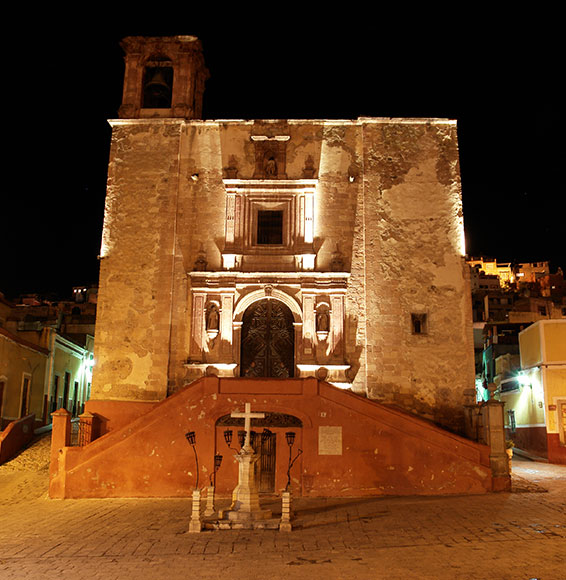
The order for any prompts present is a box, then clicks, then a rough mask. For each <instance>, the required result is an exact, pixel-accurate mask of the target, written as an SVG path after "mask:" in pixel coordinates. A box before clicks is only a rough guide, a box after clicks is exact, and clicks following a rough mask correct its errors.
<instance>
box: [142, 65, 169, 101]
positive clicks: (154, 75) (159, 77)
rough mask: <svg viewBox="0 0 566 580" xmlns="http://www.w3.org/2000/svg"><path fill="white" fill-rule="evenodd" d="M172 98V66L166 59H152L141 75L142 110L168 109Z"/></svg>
mask: <svg viewBox="0 0 566 580" xmlns="http://www.w3.org/2000/svg"><path fill="white" fill-rule="evenodd" d="M172 97H173V64H172V63H171V61H169V60H168V59H166V58H163V57H161V58H160V57H153V59H151V60H150V61H148V63H147V64H146V66H145V69H144V74H143V92H142V108H144V109H169V108H171V102H172Z"/></svg>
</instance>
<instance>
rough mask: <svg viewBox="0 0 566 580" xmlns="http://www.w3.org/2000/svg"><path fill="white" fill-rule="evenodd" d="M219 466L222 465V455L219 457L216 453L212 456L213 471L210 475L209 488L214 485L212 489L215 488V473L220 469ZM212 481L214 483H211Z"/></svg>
mask: <svg viewBox="0 0 566 580" xmlns="http://www.w3.org/2000/svg"><path fill="white" fill-rule="evenodd" d="M221 465H222V455H220V453H217V454H216V455H215V456H214V470H213V471H212V473H211V474H210V485H211V486H212V485H214V487H216V472H217V471H218V470H219V469H220V466H221ZM213 479H214V483H213V482H212V480H213Z"/></svg>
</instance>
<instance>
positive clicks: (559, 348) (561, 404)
mask: <svg viewBox="0 0 566 580" xmlns="http://www.w3.org/2000/svg"><path fill="white" fill-rule="evenodd" d="M519 349H520V356H521V369H522V370H521V372H520V374H519V377H518V381H517V382H516V383H515V386H514V388H512V389H511V390H508V391H504V390H503V389H502V393H501V400H502V401H504V402H505V404H506V407H505V408H506V426H507V428H508V432H509V435H510V437H511V438H512V439H513V441H514V442H515V444H516V445H517V447H519V448H521V449H524V450H526V451H531V452H533V453H536V454H539V455H542V456H545V457H548V459H549V461H551V462H553V463H566V320H540V321H538V322H536V323H534V324H532V325H531V326H529V327H528V328H526V329H525V330H523V331H522V332H520V333H519Z"/></svg>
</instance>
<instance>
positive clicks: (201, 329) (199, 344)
mask: <svg viewBox="0 0 566 580" xmlns="http://www.w3.org/2000/svg"><path fill="white" fill-rule="evenodd" d="M205 303H206V294H204V293H195V294H193V312H192V316H191V346H190V358H191V360H194V361H202V350H203V345H204V340H205V338H204V337H205V331H206V329H205V320H204V306H205Z"/></svg>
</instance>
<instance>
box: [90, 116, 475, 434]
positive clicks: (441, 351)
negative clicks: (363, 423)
mask: <svg viewBox="0 0 566 580" xmlns="http://www.w3.org/2000/svg"><path fill="white" fill-rule="evenodd" d="M111 124H112V127H113V138H112V151H111V159H110V167H109V181H108V196H107V205H106V217H105V226H104V234H103V247H102V251H101V256H102V261H101V279H100V287H101V288H100V296H99V302H100V305H99V314H98V322H97V324H98V326H97V344H96V360H97V368H96V373H95V378H94V384H93V388H92V399H93V400H99V401H139V402H142V401H159V400H162V399H163V398H165V397H166V396H167V395H168V394H170V393H172V392H175V391H176V390H178V389H179V388H181V387H182V386H184V385H185V384H187V382H190V381H191V380H194V379H195V378H198V376H202V375H203V374H205V373H206V372H214V373H215V374H219V375H221V376H234V375H236V376H238V369H239V366H238V365H239V362H240V361H239V356H240V354H239V343H238V340H239V339H240V336H239V332H240V326H239V325H240V324H241V320H238V305H239V304H244V302H243V301H245V300H247V301H248V302H249V303H250V304H251V303H253V302H254V301H255V300H257V299H259V298H260V297H261V296H265V295H266V292H267V291H268V292H271V294H270V296H271V297H273V298H274V299H277V296H279V297H280V298H282V297H283V296H285V297H286V298H285V300H288V301H289V304H290V306H293V305H294V306H293V308H295V310H296V313H295V315H294V316H295V319H294V328H295V364H296V365H298V366H300V367H301V369H304V370H300V369H299V370H297V374H296V376H299V375H300V376H308V375H309V374H311V375H312V374H314V373H317V372H320V369H321V367H324V369H325V371H324V372H326V373H328V374H327V375H324V376H327V378H328V380H331V382H334V383H335V384H341V385H343V386H350V387H351V388H352V389H353V390H355V391H356V392H360V393H365V394H367V395H368V396H369V397H371V398H375V399H378V400H380V401H382V402H385V403H391V404H395V405H398V406H400V407H402V408H404V409H407V410H409V411H411V412H414V413H416V414H418V415H420V416H422V417H425V418H429V419H432V420H434V421H436V422H438V423H440V424H442V425H445V426H447V427H449V428H452V429H458V428H459V427H460V408H461V405H462V403H463V391H464V390H465V389H466V388H470V387H471V386H473V376H474V373H473V349H472V342H471V327H470V323H469V322H468V320H471V316H469V308H470V306H469V302H468V301H469V293H468V291H467V280H466V271H465V263H464V259H463V247H462V245H461V244H462V238H463V224H462V206H461V196H460V183H459V169H458V150H457V138H456V125H455V122H453V121H447V120H433V119H429V120H426V119H359V120H354V121H300V120H297V121H295V120H290V121H255V122H254V121H198V120H185V119H172V118H150V119H121V120H116V121H112V122H111ZM275 143H277V144H278V145H277V147H278V149H277V150H276V149H275V146H274V148H273V151H274V152H275V153H274V155H279V156H281V155H283V153H281V151H283V149H284V154H285V157H284V159H283V163H284V176H282V172H281V173H278V174H277V175H276V176H273V175H267V176H266V175H259V176H258V174H257V171H258V169H257V168H258V161H257V159H258V148H261V147H264V148H265V147H269V146H271V145H272V144H275ZM259 150H260V151H262V150H261V149H259ZM282 169H283V168H281V167H280V168H279V171H281V170H282ZM230 191H232V192H233V193H230ZM312 192H314V193H312ZM230 196H232V197H230ZM229 203H233V204H234V208H233V210H232V209H230V207H227V204H229ZM311 203H312V209H311V206H309V204H311ZM270 204H271V205H270ZM256 206H257V207H260V208H263V207H278V208H279V207H280V208H282V209H281V211H282V212H283V214H284V220H287V221H286V225H285V227H286V228H287V227H288V231H287V230H286V233H285V235H286V236H288V237H289V238H290V239H289V240H288V241H289V244H288V245H289V251H286V253H285V252H283V251H282V252H279V253H272V254H269V253H265V251H264V250H263V249H261V248H260V249H257V247H255V246H254V243H253V240H252V241H249V240H251V239H252V237H253V235H252V234H253V231H252V230H253V228H254V227H255V225H254V221H253V220H254V219H255V218H254V217H253V215H255V214H253V212H254V211H256V212H257V209H254V208H256ZM305 208H306V209H305ZM238 212H241V213H240V214H239V213H238ZM246 212H247V213H246ZM305 212H306V213H305ZM309 212H312V215H307V214H309ZM232 222H233V223H232ZM234 224H236V225H237V227H239V228H241V238H240V239H241V243H240V245H239V246H238V241H237V232H236V234H234V233H233V232H234V231H236V230H233V227H236V226H234ZM238 224H239V225H238ZM231 228H232V229H231ZM301 228H303V230H301ZM304 228H306V230H305V229H304ZM308 228H312V241H310V238H309V237H308V231H307V230H308ZM309 231H310V230H309ZM235 235H236V238H234V236H235ZM227 236H232V237H231V238H230V240H232V239H234V240H236V241H234V242H233V243H232V242H229V241H228V239H227ZM246 236H247V238H246ZM305 236H306V237H305ZM291 238H292V239H291ZM246 240H248V241H246ZM305 240H307V241H305ZM248 242H249V243H248ZM230 244H232V245H230ZM230 248H232V250H230ZM228 250H229V251H228ZM232 251H233V252H234V253H233V254H232V253H230V252H232ZM262 252H263V253H262ZM234 256H235V257H234ZM310 256H313V258H311V257H310ZM232 259H234V260H235V263H234V264H232V263H230V260H232ZM309 260H310V261H309ZM266 288H268V290H266ZM248 302H246V304H247V303H248ZM211 304H214V305H216V307H217V308H218V311H219V315H220V328H219V329H218V332H217V333H216V334H214V332H209V331H208V330H210V329H208V330H207V328H206V323H205V318H204V317H205V316H206V312H207V308H209V307H210V305H211ZM195 309H198V310H197V311H196V312H197V314H196V315H195ZM325 309H326V310H328V313H329V317H330V320H331V328H330V333H329V335H328V336H325V335H324V332H317V330H316V327H315V322H314V321H315V320H316V315H317V313H319V314H320V313H321V312H322V313H323V314H324V312H323V311H324V310H325ZM415 314H416V315H418V316H421V317H424V318H422V320H423V321H425V323H423V325H424V326H423V328H421V330H422V331H423V332H421V333H415V328H414V327H413V325H412V316H411V315H415ZM301 365H302V366H301ZM207 369H208V371H207Z"/></svg>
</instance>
